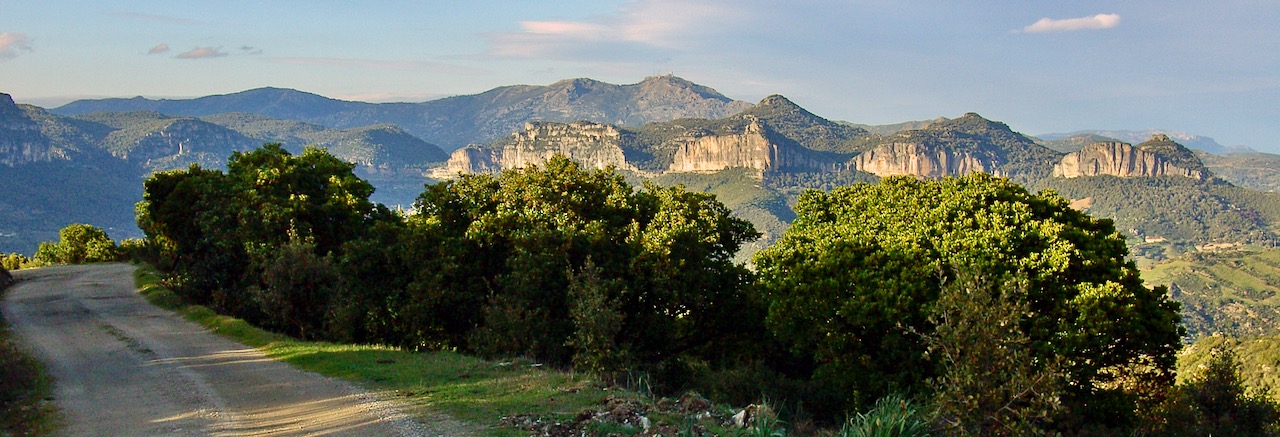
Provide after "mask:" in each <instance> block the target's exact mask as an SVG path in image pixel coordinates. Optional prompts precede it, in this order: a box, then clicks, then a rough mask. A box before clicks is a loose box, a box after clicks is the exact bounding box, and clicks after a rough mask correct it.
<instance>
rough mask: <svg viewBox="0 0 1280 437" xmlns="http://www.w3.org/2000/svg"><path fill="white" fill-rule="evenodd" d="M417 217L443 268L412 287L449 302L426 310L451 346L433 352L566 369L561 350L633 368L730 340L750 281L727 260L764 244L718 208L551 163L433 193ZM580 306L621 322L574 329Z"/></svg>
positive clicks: (561, 161)
mask: <svg viewBox="0 0 1280 437" xmlns="http://www.w3.org/2000/svg"><path fill="white" fill-rule="evenodd" d="M420 205H421V215H420V216H419V217H417V218H414V219H412V220H411V221H410V222H411V225H410V233H411V234H415V235H420V236H421V237H420V238H423V239H425V240H431V239H438V240H437V241H439V242H440V243H439V244H431V245H428V247H425V248H424V249H425V250H427V251H431V250H434V251H435V252H431V254H430V255H426V256H424V257H423V258H426V259H442V260H444V261H442V264H441V265H440V268H438V269H436V270H435V274H432V275H423V276H422V277H420V278H416V279H415V280H414V281H413V282H412V283H410V284H409V286H408V287H409V288H410V289H418V290H424V292H426V293H428V294H431V295H438V296H440V297H441V299H442V300H437V301H433V302H423V306H424V307H425V308H420V310H424V311H425V312H427V313H433V314H435V313H442V314H444V317H442V318H439V319H436V320H435V321H434V323H433V325H432V326H433V327H432V328H431V329H430V330H431V331H434V332H439V333H441V334H443V337H441V338H437V339H429V340H428V341H426V343H443V344H450V345H453V346H463V347H465V348H467V349H472V350H476V351H479V352H482V353H484V354H486V355H494V356H497V355H527V356H531V357H536V358H538V359H544V360H550V361H553V362H561V363H563V362H569V361H571V357H573V356H574V354H575V353H576V352H577V351H576V350H574V349H573V348H567V347H566V345H572V346H573V347H575V348H579V347H582V346H583V345H584V344H587V343H590V344H594V345H600V344H613V345H616V346H617V347H618V348H619V350H621V351H622V352H623V353H624V355H623V356H626V357H629V358H631V359H633V360H635V362H637V363H659V362H670V361H672V360H674V359H675V358H676V357H677V356H679V355H681V354H682V353H685V352H690V351H693V350H695V349H705V347H706V346H708V345H711V344H714V343H713V341H716V340H723V338H722V337H723V336H725V335H727V334H729V333H731V332H733V327H734V325H735V324H737V323H738V321H737V320H734V315H735V314H736V313H740V312H741V311H743V309H742V308H743V305H745V299H743V291H742V286H743V284H744V283H745V282H746V277H747V272H746V271H745V269H743V268H742V267H741V266H737V265H734V264H733V263H732V256H733V254H734V253H735V252H736V251H737V249H738V248H739V247H740V246H741V244H742V243H743V242H745V241H749V240H750V239H752V238H755V236H756V235H757V234H756V233H755V231H754V230H753V229H752V227H751V225H750V224H749V223H747V222H745V221H743V220H740V219H736V218H733V217H731V216H730V213H729V210H728V208H726V207H725V206H724V205H723V204H721V203H719V202H717V201H716V200H715V198H714V197H713V196H710V195H706V194H702V193H694V192H689V191H686V190H685V189H683V188H681V187H668V188H664V187H659V186H656V185H646V186H645V187H644V188H643V189H642V190H639V191H636V190H634V189H633V188H632V187H631V186H630V185H629V184H627V183H626V182H625V181H624V180H623V178H622V177H621V176H620V175H618V174H616V173H614V172H612V171H609V170H595V171H586V170H583V169H581V168H580V167H579V166H578V165H577V164H575V163H573V162H571V161H569V160H568V159H565V158H563V157H557V158H553V159H552V160H551V161H548V162H547V164H546V166H545V167H530V168H526V169H524V170H519V171H508V172H504V173H503V174H501V175H498V176H492V175H474V176H464V177H462V178H461V179H458V180H455V181H450V182H445V183H441V184H437V185H433V186H429V187H428V188H427V190H426V191H425V192H424V193H423V195H422V196H421V198H420ZM588 259H589V260H591V263H592V264H593V267H592V268H590V269H587V270H583V269H584V268H585V267H586V262H587V260H588ZM583 275H585V276H583ZM454 278H457V279H454ZM575 278H576V279H575ZM575 280H577V281H581V282H579V285H572V284H573V283H574V281H575ZM592 284H594V285H592ZM576 298H584V299H589V300H593V301H597V302H603V303H608V304H609V305H610V306H613V307H614V308H616V310H617V311H618V316H620V317H621V320H614V319H613V317H615V316H610V317H607V318H606V319H608V320H596V321H594V322H590V323H588V321H587V320H585V319H583V318H581V317H580V318H578V319H576V322H575V318H574V317H573V316H572V315H571V311H572V309H573V308H575V307H577V308H585V307H584V306H582V304H581V303H578V302H575V301H574V300H573V299H576ZM444 299H447V300H444ZM446 304H452V305H448V306H445V305H446ZM580 315H582V314H580ZM575 323H576V324H577V325H576V326H575ZM615 323H620V326H614V324H615ZM581 327H587V329H586V331H585V332H581V333H579V335H575V332H577V330H578V329H579V328H581ZM597 328H599V329H597ZM614 330H616V334H614V335H613V338H612V339H605V338H603V337H601V336H602V335H604V334H605V333H607V332H609V331H614ZM587 338H591V340H587ZM703 352H704V353H710V352H711V351H708V350H704V351H703ZM588 354H589V355H590V352H589V353H588ZM583 358H584V359H588V358H586V357H585V356H584V357H583ZM588 361H590V359H588ZM611 366H612V365H611Z"/></svg>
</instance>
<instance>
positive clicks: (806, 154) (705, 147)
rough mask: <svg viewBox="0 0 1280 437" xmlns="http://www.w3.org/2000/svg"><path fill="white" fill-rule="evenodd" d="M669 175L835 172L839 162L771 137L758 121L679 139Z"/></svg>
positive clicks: (780, 137) (793, 142) (785, 139)
mask: <svg viewBox="0 0 1280 437" xmlns="http://www.w3.org/2000/svg"><path fill="white" fill-rule="evenodd" d="M673 142H674V143H675V144H677V145H678V146H677V147H676V149H675V150H676V152H675V156H674V158H673V159H672V163H671V166H670V167H669V168H667V171H670V172H716V171H720V170H725V169H730V168H749V169H754V170H760V171H835V170H838V169H839V168H842V167H843V165H842V164H840V163H839V162H835V161H830V160H824V159H821V158H820V157H819V156H817V155H820V154H819V153H815V152H813V151H810V150H807V149H805V148H803V147H801V146H800V145H798V144H796V142H795V141H792V140H789V139H788V138H786V137H783V136H780V135H777V134H774V133H773V132H771V131H770V130H769V128H767V127H766V126H765V124H764V123H763V122H762V121H760V120H753V121H751V122H750V123H748V124H747V125H746V126H745V127H744V128H743V130H742V131H741V132H739V133H727V134H718V135H716V134H713V135H705V136H698V137H686V138H678V139H676V140H674V141H673Z"/></svg>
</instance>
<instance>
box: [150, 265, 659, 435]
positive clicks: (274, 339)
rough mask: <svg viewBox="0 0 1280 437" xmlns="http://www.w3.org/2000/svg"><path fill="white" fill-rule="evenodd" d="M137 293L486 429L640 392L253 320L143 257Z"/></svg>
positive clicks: (306, 365) (298, 361) (244, 339)
mask: <svg viewBox="0 0 1280 437" xmlns="http://www.w3.org/2000/svg"><path fill="white" fill-rule="evenodd" d="M134 278H135V282H136V283H137V286H138V289H139V293H140V294H142V296H143V297H144V298H146V299H147V300H148V301H149V302H151V303H152V304H153V305H156V306H159V307H161V308H166V309H169V310H172V311H175V312H177V313H179V314H182V315H183V316H185V317H187V318H188V319H190V320H192V321H194V322H196V323H199V324H201V325H203V326H205V327H207V328H209V329H210V330H212V331H213V332H215V333H217V334H220V335H223V336H225V337H228V338H230V339H232V340H235V341H237V342H240V343H243V344H245V345H248V346H251V347H255V348H258V349H260V350H262V351H263V352H264V353H266V354H267V356H270V357H272V358H274V359H278V360H281V361H284V362H286V363H288V364H290V365H293V366H295V367H298V368H300V369H303V370H307V371H311V372H316V373H319V374H321V375H326V376H331V377H336V378H341V379H346V380H350V381H354V382H356V383H358V384H361V385H364V386H365V387H367V388H370V389H373V390H381V391H384V392H387V393H391V394H393V395H394V396H396V397H398V398H400V399H401V400H403V401H405V402H406V403H407V404H408V405H411V406H413V407H414V408H417V409H420V410H421V411H410V412H409V413H411V414H414V413H417V415H418V416H419V417H429V413H430V412H441V413H445V414H448V415H449V416H451V417H453V418H455V419H458V420H461V421H464V422H467V423H468V424H471V425H474V426H476V427H478V428H481V429H483V431H482V432H483V433H484V434H486V435H495V436H507V435H510V436H516V435H527V434H528V431H523V430H518V429H515V428H501V427H499V421H501V420H502V419H503V418H504V417H508V416H514V415H517V414H520V415H534V416H537V417H539V418H542V419H544V420H548V421H558V420H565V421H568V420H572V419H573V418H574V417H575V416H577V415H578V413H579V412H581V411H583V410H584V409H587V408H590V407H595V406H599V405H601V404H602V403H604V402H606V400H607V399H609V398H610V397H616V398H628V399H639V398H642V396H640V395H639V394H636V393H635V392H632V391H629V390H619V389H616V388H608V387H605V386H603V385H601V384H599V383H598V382H596V381H595V380H594V379H592V378H591V377H589V376H588V375H584V374H578V373H573V372H565V371H559V370H556V369H548V368H545V367H543V366H540V365H539V364H537V363H533V362H530V361H527V360H510V361H502V362H493V361H486V360H481V359H479V358H474V357H470V356H465V355H462V354H458V353H454V352H448V351H441V352H410V351H404V350H400V349H398V348H393V347H387V346H378V345H344V344H334V343H328V342H312V341H301V340H297V339H294V338H291V337H287V336H284V335H280V334H276V333H271V332H268V331H264V330H262V329H258V328H255V327H253V326H251V325H249V324H248V323H246V322H245V321H243V320H239V319H235V318H232V317H227V316H223V315H218V314H216V313H214V312H213V311H211V310H210V309H208V308H206V307H203V306H198V305H188V304H186V303H184V302H183V300H182V299H181V298H180V297H179V296H177V295H176V294H175V293H174V292H173V291H171V290H169V289H167V288H165V287H164V286H163V285H161V281H160V275H159V274H158V273H157V272H156V271H155V270H154V269H153V268H151V267H150V266H147V265H140V266H139V268H138V269H137V271H136V272H135V273H134Z"/></svg>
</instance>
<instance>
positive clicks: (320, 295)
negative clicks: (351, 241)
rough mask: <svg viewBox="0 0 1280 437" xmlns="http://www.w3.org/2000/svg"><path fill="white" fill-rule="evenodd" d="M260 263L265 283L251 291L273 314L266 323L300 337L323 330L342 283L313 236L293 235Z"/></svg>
mask: <svg viewBox="0 0 1280 437" xmlns="http://www.w3.org/2000/svg"><path fill="white" fill-rule="evenodd" d="M257 262H258V263H261V264H262V266H261V267H260V269H261V271H262V285H260V286H254V287H251V288H250V289H249V293H250V295H251V296H252V297H253V300H254V301H255V302H257V304H258V308H259V309H260V310H262V311H263V312H264V313H266V314H269V315H270V317H269V318H268V323H267V325H268V326H269V327H277V328H281V329H282V330H283V332H286V333H289V334H291V335H294V336H296V337H298V338H301V339H308V338H313V337H317V336H319V335H320V334H321V333H323V329H324V322H325V312H326V310H327V309H328V308H329V301H330V299H331V298H332V297H333V295H334V294H335V292H336V290H338V289H340V288H341V287H342V283H343V277H342V274H341V272H339V271H338V268H337V266H335V265H334V263H333V262H332V261H331V260H330V258H327V257H321V256H319V255H316V248H315V243H314V242H312V241H311V240H310V239H302V238H298V237H296V236H294V237H292V238H290V240H289V241H288V242H286V243H284V244H283V245H281V246H280V247H278V248H276V249H275V250H274V251H273V252H272V253H270V254H267V255H266V259H263V260H258V261H257Z"/></svg>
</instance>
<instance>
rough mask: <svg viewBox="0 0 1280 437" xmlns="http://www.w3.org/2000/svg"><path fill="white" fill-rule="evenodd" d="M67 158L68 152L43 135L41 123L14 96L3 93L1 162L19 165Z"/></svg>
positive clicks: (0, 129) (1, 107)
mask: <svg viewBox="0 0 1280 437" xmlns="http://www.w3.org/2000/svg"><path fill="white" fill-rule="evenodd" d="M55 159H58V160H65V159H68V156H67V154H66V152H65V151H61V150H57V149H55V148H52V147H50V145H49V141H48V139H46V138H44V137H43V136H41V135H40V126H39V125H37V124H36V123H35V122H34V121H32V120H31V119H30V118H29V117H27V115H26V113H25V112H24V111H23V110H22V108H19V107H18V105H16V104H14V103H13V97H12V96H10V95H8V94H4V93H0V165H5V166H9V167H12V166H15V165H19V164H24V163H27V162H37V161H52V160H55Z"/></svg>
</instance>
